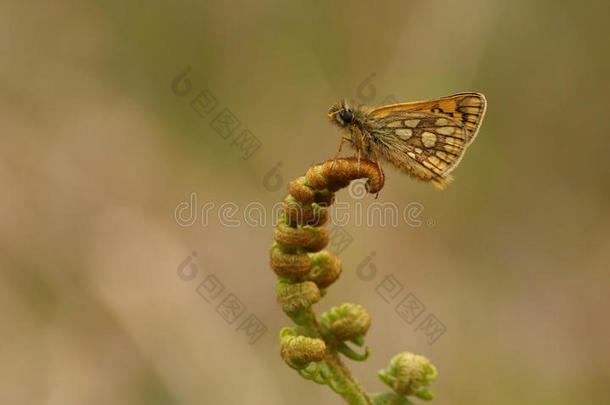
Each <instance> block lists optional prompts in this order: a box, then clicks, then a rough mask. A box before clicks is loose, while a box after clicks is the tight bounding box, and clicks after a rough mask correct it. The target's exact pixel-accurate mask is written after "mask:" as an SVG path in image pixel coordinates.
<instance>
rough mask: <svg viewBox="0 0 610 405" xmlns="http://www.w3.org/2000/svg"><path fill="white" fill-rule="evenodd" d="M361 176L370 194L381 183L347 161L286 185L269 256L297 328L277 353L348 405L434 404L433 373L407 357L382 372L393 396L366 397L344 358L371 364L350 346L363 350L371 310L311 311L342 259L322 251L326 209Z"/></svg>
mask: <svg viewBox="0 0 610 405" xmlns="http://www.w3.org/2000/svg"><path fill="white" fill-rule="evenodd" d="M360 178H366V179H367V182H366V188H367V191H368V192H369V193H372V194H377V193H379V191H380V190H381V189H382V187H383V185H384V174H383V172H382V171H381V170H380V169H379V166H378V165H377V164H376V163H374V162H371V161H369V160H358V159H356V158H342V159H336V160H330V161H326V162H324V163H321V164H318V165H315V166H313V167H311V168H310V169H309V170H308V171H307V173H306V175H305V176H302V177H299V178H297V179H296V180H294V181H292V182H291V183H290V184H289V186H288V190H289V192H290V194H289V195H288V196H286V198H285V199H284V201H283V205H282V210H283V213H282V215H281V217H280V220H279V222H278V224H277V225H276V227H275V229H274V231H273V239H274V241H275V242H274V243H273V245H272V246H271V250H270V256H271V268H272V269H273V271H274V272H275V274H276V275H277V277H278V281H277V284H276V294H277V300H278V303H279V304H280V305H281V307H282V310H283V311H284V313H285V314H286V315H287V316H288V317H290V319H292V320H293V322H294V323H295V324H296V325H297V327H294V328H284V329H282V331H281V332H280V353H281V356H282V359H283V360H284V361H285V362H286V363H287V364H288V365H289V366H290V367H292V368H294V369H296V370H297V371H298V373H299V374H300V375H301V376H302V377H303V378H306V379H308V380H312V381H314V382H316V383H318V384H324V385H328V386H329V387H330V388H331V389H332V390H333V391H335V392H336V393H338V394H339V395H341V396H342V397H343V398H344V399H345V400H346V401H347V402H348V403H350V404H354V405H372V404H378V405H382V404H408V403H409V402H408V399H407V398H406V396H407V395H416V396H418V397H420V398H422V399H431V397H432V392H431V391H430V390H429V389H427V388H426V387H427V385H428V384H429V382H430V381H432V380H433V379H434V377H435V376H436V369H434V367H433V366H432V365H430V364H429V362H428V363H426V362H427V359H425V357H422V356H416V355H412V354H410V353H403V354H400V355H398V356H396V357H394V359H392V362H391V363H390V366H389V368H388V369H387V370H382V371H380V372H379V377H380V378H381V380H382V381H384V382H385V383H386V384H388V385H389V386H390V387H391V388H392V390H393V391H394V392H391V393H380V394H369V393H367V392H366V391H365V390H364V389H363V388H362V387H361V386H360V384H359V383H358V382H357V381H356V379H355V378H354V377H353V376H352V375H351V372H350V371H349V369H348V368H347V367H346V366H345V364H344V363H343V360H342V359H341V357H340V354H341V355H343V356H345V357H347V358H349V359H352V360H356V361H364V360H366V359H367V358H368V355H369V349H368V347H367V348H365V352H364V353H363V354H359V353H357V352H356V351H354V350H353V349H352V348H351V347H350V346H349V345H348V344H347V342H349V343H350V344H354V345H356V346H363V345H364V338H365V335H366V333H367V331H368V329H369V326H370V324H371V317H370V315H369V313H368V311H367V310H366V309H365V308H364V307H363V306H361V305H358V304H343V305H340V306H338V307H335V308H332V309H331V310H330V311H328V312H326V313H324V314H322V316H321V317H319V318H318V316H317V315H316V314H315V312H314V311H313V309H312V307H313V305H314V304H316V303H317V302H318V301H320V299H321V297H323V295H324V292H325V291H326V289H327V288H328V287H330V286H331V285H332V284H333V283H334V282H335V281H337V279H338V278H339V276H340V274H341V272H342V267H341V261H340V260H339V258H338V257H337V256H336V255H334V254H333V253H331V252H328V251H326V250H324V248H325V247H326V245H327V244H328V241H329V240H328V231H327V230H326V229H325V228H323V225H324V224H325V223H326V222H327V221H328V219H329V213H328V207H330V205H331V204H332V203H333V202H334V199H335V193H336V192H337V191H339V190H340V189H342V188H344V187H347V186H348V185H349V184H350V182H351V181H352V180H356V179H360ZM410 356H412V357H410Z"/></svg>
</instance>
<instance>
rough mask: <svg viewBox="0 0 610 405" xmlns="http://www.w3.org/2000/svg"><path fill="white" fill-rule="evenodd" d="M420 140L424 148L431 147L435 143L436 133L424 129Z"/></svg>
mask: <svg viewBox="0 0 610 405" xmlns="http://www.w3.org/2000/svg"><path fill="white" fill-rule="evenodd" d="M421 141H422V143H423V144H424V146H425V147H426V148H431V147H433V146H434V144H435V143H436V135H434V134H433V133H432V132H427V131H426V132H424V133H423V134H422V135H421Z"/></svg>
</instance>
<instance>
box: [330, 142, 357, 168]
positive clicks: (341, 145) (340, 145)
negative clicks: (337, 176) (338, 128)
mask: <svg viewBox="0 0 610 405" xmlns="http://www.w3.org/2000/svg"><path fill="white" fill-rule="evenodd" d="M345 142H350V143H351V142H352V140H351V139H350V138H349V137H348V136H344V137H343V138H341V142H340V143H339V150H338V151H337V153H335V157H334V158H333V163H332V164H331V165H330V169H331V170H332V168H333V167H334V166H335V160H337V158H338V157H339V153H341V149H342V148H343V144H344V143H345Z"/></svg>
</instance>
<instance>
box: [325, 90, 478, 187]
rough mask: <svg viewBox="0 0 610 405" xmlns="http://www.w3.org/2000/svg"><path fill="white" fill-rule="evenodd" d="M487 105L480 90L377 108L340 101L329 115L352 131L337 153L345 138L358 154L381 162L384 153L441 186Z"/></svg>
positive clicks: (399, 165) (418, 176) (404, 168)
mask: <svg viewBox="0 0 610 405" xmlns="http://www.w3.org/2000/svg"><path fill="white" fill-rule="evenodd" d="M486 106H487V101H486V100H485V96H484V95H483V94H480V93H458V94H454V95H452V96H447V97H441V98H435V99H432V100H427V101H415V102H410V103H401V104H392V105H386V106H382V107H378V108H374V109H370V108H368V107H365V106H353V105H350V104H349V103H348V102H347V101H341V102H339V103H337V104H335V105H333V106H332V107H331V108H330V110H329V111H328V118H329V119H330V120H331V121H332V122H333V123H334V124H336V125H337V126H339V128H341V129H342V130H345V131H347V132H348V134H349V135H347V136H343V137H342V138H341V143H340V144H339V151H338V152H337V155H336V156H338V155H339V153H340V152H341V148H342V146H343V143H345V142H347V143H349V144H350V145H351V146H352V148H353V149H354V150H355V151H356V152H357V156H358V159H360V158H366V159H371V160H373V159H374V160H375V161H376V162H377V165H378V166H379V160H380V158H383V159H384V160H386V161H388V162H390V163H391V164H393V165H394V166H395V167H397V168H398V169H400V170H401V171H403V172H405V173H407V174H409V175H410V176H411V177H414V178H416V179H419V180H422V181H424V182H428V183H432V184H433V185H435V186H436V187H438V188H440V189H442V188H443V187H444V186H445V185H446V184H447V183H449V182H450V181H451V180H452V179H453V178H452V177H451V175H450V174H449V173H451V171H452V170H453V169H455V168H456V166H457V165H458V163H459V162H460V160H461V159H462V156H464V152H466V149H467V148H468V146H470V144H471V143H472V141H473V140H474V138H475V137H476V136H477V132H478V131H479V127H480V126H481V122H482V121H483V116H484V115H485V108H486ZM336 156H335V158H336ZM379 168H380V169H381V167H380V166H379Z"/></svg>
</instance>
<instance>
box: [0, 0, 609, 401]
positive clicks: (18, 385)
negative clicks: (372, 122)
mask: <svg viewBox="0 0 610 405" xmlns="http://www.w3.org/2000/svg"><path fill="white" fill-rule="evenodd" d="M305 3H306V4H297V3H294V4H287V3H286V2H280V1H259V2H255V3H252V2H228V3H226V4H223V3H220V2H216V3H212V2H206V3H204V2H156V3H139V2H138V3H135V2H132V3H130V2H121V1H107V2H78V1H63V0H60V1H57V2H52V3H48V2H19V1H14V0H9V1H8V2H7V1H5V2H3V3H2V5H0V15H1V16H2V17H0V22H1V23H0V49H1V58H0V74H1V79H0V89H1V91H0V131H1V137H0V139H1V140H0V184H1V185H2V190H3V198H2V199H0V204H1V205H0V224H1V226H0V238H1V245H0V246H1V247H0V266H1V273H0V314H1V317H2V323H1V326H0V330H1V332H0V336H1V342H0V403H2V404H81V403H88V404H107V403H112V404H237V403H248V404H285V403H290V404H294V405H297V404H313V403H325V404H334V403H341V399H340V398H339V397H338V396H336V395H335V394H334V393H333V392H331V390H330V389H329V388H328V387H324V386H318V385H315V384H313V383H311V382H309V381H305V380H303V379H302V378H300V377H299V376H298V375H297V374H296V373H295V372H294V371H293V370H291V369H289V368H288V367H287V366H286V365H285V364H284V363H283V362H282V361H281V359H280V356H279V347H278V341H277V334H278V332H279V330H280V329H281V328H282V327H283V326H289V325H291V322H290V321H289V320H288V318H286V317H285V316H284V315H283V313H282V312H281V310H280V308H279V306H278V305H277V304H276V302H275V292H274V284H275V277H274V275H273V273H272V271H271V270H270V269H269V267H268V248H269V246H270V244H271V231H272V226H271V224H270V223H269V219H270V218H268V221H267V224H266V225H265V226H255V227H253V226H248V225H247V224H246V223H245V221H244V215H243V207H245V206H246V205H247V204H248V203H250V202H254V201H257V202H260V204H262V206H264V207H266V208H267V209H270V207H271V206H272V205H273V204H274V203H276V202H278V201H280V200H281V199H282V198H283V197H284V195H285V193H286V189H285V186H284V185H285V184H286V183H287V182H288V181H290V180H292V179H293V178H296V177H298V176H301V175H303V174H304V173H305V171H306V169H307V167H308V166H309V165H310V164H311V163H312V162H317V161H322V160H325V159H327V158H330V157H332V156H333V155H334V153H335V151H336V148H337V146H338V142H339V134H338V133H337V131H336V129H335V128H334V127H331V125H330V124H329V123H328V122H327V119H326V116H325V114H326V111H327V108H328V107H329V106H330V105H331V104H333V103H335V102H336V101H337V100H338V99H339V98H341V97H347V98H350V99H352V100H354V101H356V102H363V103H364V102H366V103H369V104H380V103H381V102H383V101H384V99H385V98H386V97H390V96H391V97H394V98H395V99H397V100H399V101H413V100H421V99H426V98H432V97H439V96H443V95H449V94H453V93H456V92H460V91H468V90H474V91H479V92H482V93H484V94H485V95H486V96H487V99H488V103H489V106H488V111H487V115H486V118H485V121H484V123H483V126H482V129H481V131H480V133H479V136H478V138H477V140H476V141H475V142H474V144H473V145H472V147H471V148H470V149H469V150H468V152H467V154H466V158H465V159H464V160H463V161H462V163H461V165H460V167H459V168H458V169H457V170H455V172H454V175H455V177H456V181H455V182H454V183H453V184H451V185H450V186H449V187H448V188H447V189H446V190H445V191H442V192H439V191H437V190H435V189H434V188H433V187H432V186H430V185H426V184H422V183H417V182H414V181H412V180H410V179H409V178H408V177H406V176H403V175H400V174H399V173H397V172H396V171H394V170H391V169H390V168H387V170H386V173H387V177H388V178H387V183H386V188H385V189H384V190H383V192H382V193H381V195H380V197H379V198H380V200H379V201H382V202H393V203H395V204H397V205H398V206H399V207H401V208H402V207H405V206H406V205H407V204H409V203H411V202H417V203H419V204H421V205H422V206H423V207H424V210H423V212H422V213H421V219H424V220H425V221H424V223H423V225H422V226H419V227H417V226H410V225H409V224H406V223H404V222H401V223H400V225H399V226H397V227H391V226H385V227H382V226H374V227H371V228H367V227H362V226H357V225H356V224H354V223H353V221H352V222H350V223H349V224H348V225H347V226H346V227H345V228H344V229H343V231H344V232H345V234H346V235H348V236H349V239H350V240H351V242H350V243H349V244H348V245H347V246H344V247H343V250H342V251H341V253H340V258H341V260H342V261H343V268H344V272H343V274H342V276H341V278H340V279H339V281H338V282H337V284H335V285H334V286H333V287H331V289H330V290H329V294H328V295H327V297H326V298H324V299H323V300H322V301H321V302H320V303H319V304H317V310H319V311H320V312H321V311H324V310H327V309H328V308H330V307H331V306H333V305H338V304H340V303H342V302H346V301H354V302H358V303H360V304H363V305H364V306H365V307H366V308H367V309H368V310H369V311H370V313H371V314H372V317H373V325H372V327H371V329H370V331H369V334H368V340H367V343H368V345H369V346H370V347H371V349H372V355H371V357H370V359H369V360H368V361H366V362H364V363H358V364H354V363H350V366H352V369H353V371H354V374H355V375H356V376H357V378H358V379H359V380H360V381H361V382H362V383H363V384H364V385H365V387H367V389H369V390H371V391H380V390H383V389H384V386H383V384H382V383H381V382H380V381H378V379H377V377H376V371H377V370H378V369H380V368H383V367H385V366H386V365H387V363H388V361H389V359H390V358H391V357H392V356H393V355H394V354H396V353H398V352H401V351H406V350H408V351H412V352H416V353H421V354H423V355H425V356H428V357H429V358H430V359H431V360H432V362H433V363H434V364H435V365H436V366H437V368H438V369H439V373H440V374H439V377H438V379H437V380H436V381H435V382H434V383H433V386H432V388H433V389H434V391H435V393H436V396H437V398H436V399H435V400H434V402H433V403H435V404H469V405H474V404H516V403H518V404H554V405H560V404H573V403H583V404H602V403H607V402H606V401H607V400H608V399H607V398H608V394H609V393H610V392H609V386H610V383H609V377H610V348H609V346H608V342H609V341H610V326H609V324H608V309H609V307H610V298H609V296H610V294H609V293H610V276H609V272H608V268H609V262H610V232H608V228H609V227H610V214H609V212H608V206H609V202H610V181H609V180H608V174H609V170H608V163H607V155H608V151H609V147H610V140H609V137H608V135H609V132H608V131H609V129H610V125H609V124H608V120H607V115H608V96H607V95H608V94H609V92H610V81H609V80H608V78H607V72H608V63H609V62H610V56H609V55H610V49H609V46H608V36H609V35H610V30H609V29H608V28H606V27H607V16H608V15H609V13H610V7H609V6H608V3H607V2H601V1H599V2H595V1H592V2H568V1H539V2H530V1H522V0H518V1H514V2H510V3H509V2H503V1H468V0H467V1H461V2H449V1H446V2H415V1H397V2H389V3H377V4H375V5H366V6H365V5H359V4H356V3H354V2H347V1H337V2H321V1H314V2H305ZM187 67H190V71H188V77H187V79H188V80H189V83H190V86H191V87H190V88H188V86H187V85H186V84H185V83H184V82H181V85H182V86H187V87H179V89H178V91H176V89H172V82H173V81H174V79H175V78H176V77H177V76H178V75H180V74H181V73H183V72H184V71H185V69H186V68H187ZM204 90H207V91H208V93H204V94H205V95H206V97H207V98H206V100H208V101H209V100H211V99H212V98H210V97H213V99H215V100H216V103H217V105H216V107H215V110H214V111H213V112H212V113H210V114H209V115H207V116H200V115H199V114H198V113H197V112H195V111H194V110H193V108H192V107H191V101H192V100H193V99H194V98H195V97H196V96H197V95H198V94H200V93H201V92H202V91H204ZM181 91H182V92H184V93H187V94H185V95H179V94H182V93H180V92H181ZM176 93H178V94H176ZM208 106H209V104H208ZM224 108H228V109H229V110H230V111H231V113H232V114H233V115H234V117H236V119H238V120H239V123H240V126H239V128H237V129H236V130H235V133H233V134H231V135H230V136H228V137H227V139H223V137H222V136H220V135H219V133H218V132H216V131H215V130H214V129H213V125H212V122H213V120H214V117H215V116H216V115H217V114H218V113H220V111H222V110H223V109H224ZM245 129H248V130H249V131H251V134H252V135H253V136H255V137H256V139H258V141H260V146H259V147H258V148H257V149H254V150H253V149H248V150H247V151H244V149H243V147H244V144H240V143H239V142H235V139H237V137H238V136H241V135H240V134H241V133H242V131H243V130H245ZM242 140H243V139H242ZM247 154H250V156H249V157H248V158H247V159H244V155H247ZM279 163H281V164H279ZM278 164H279V165H278ZM273 169H275V171H273ZM192 193H195V195H196V197H197V199H198V200H197V203H196V205H197V207H196V208H197V209H196V211H195V212H199V215H201V212H200V211H201V208H202V207H203V206H204V204H206V203H212V202H213V203H214V204H215V207H216V208H218V207H219V206H220V205H221V204H223V203H225V202H234V203H235V204H237V205H238V206H239V207H240V211H239V212H238V213H237V214H235V218H237V219H238V220H240V225H239V226H237V227H228V226H225V225H223V224H222V223H221V222H220V220H219V218H218V216H217V215H216V213H217V210H212V211H210V217H209V221H208V223H207V225H206V226H204V225H203V224H202V222H201V219H202V218H201V217H200V216H199V217H197V218H196V221H195V222H194V223H193V224H192V225H190V226H189V225H188V223H184V222H183V223H181V224H179V223H178V222H177V221H176V219H175V210H176V208H177V207H179V204H180V203H181V202H185V201H189V198H190V195H191V194H192ZM338 198H339V200H341V201H345V202H347V201H350V199H349V195H348V193H347V191H344V192H342V193H341V194H339V196H338ZM371 201H374V200H373V198H372V197H371V196H369V197H367V198H365V199H363V200H361V201H360V202H361V203H362V204H365V205H366V204H370V202H371ZM186 222H188V218H186ZM344 236H345V235H344ZM192 252H196V256H192ZM372 252H374V256H371V254H372ZM189 256H190V258H189ZM367 258H369V259H370V258H372V261H369V262H365V261H366V260H367ZM188 260H191V261H190V262H189V261H188ZM180 264H183V270H184V269H185V267H184V266H187V267H186V269H187V270H184V271H186V272H187V273H188V272H191V273H189V274H194V275H195V276H196V277H195V278H194V279H193V280H190V281H189V280H183V279H182V278H181V277H179V274H178V267H179V266H180ZM190 264H192V265H193V266H195V267H189V266H188V265H190ZM365 264H366V266H369V265H370V264H372V265H373V266H374V268H375V269H377V273H376V275H375V277H374V278H373V279H372V280H370V281H365V280H363V279H362V278H361V277H358V275H357V273H356V270H357V268H358V266H364V265H365ZM189 269H190V270H189ZM193 269H195V270H196V274H195V273H192V272H193V271H194V270H193ZM369 269H371V268H369ZM181 274H183V275H184V274H186V273H181ZM211 275H214V276H215V277H216V279H215V280H216V281H217V282H219V283H221V284H222V285H223V286H224V287H225V288H224V290H223V291H222V292H221V293H220V294H219V295H218V296H217V297H216V298H215V299H212V300H211V302H209V303H208V302H207V301H206V300H205V299H204V298H202V297H201V296H200V295H199V294H198V292H197V288H198V286H199V285H200V284H201V283H202V282H204V281H205V280H208V281H210V280H211V279H208V278H209V277H210V276H211ZM388 275H393V276H394V277H395V280H398V281H399V282H400V283H401V284H402V286H403V290H402V291H401V292H400V294H399V295H398V296H397V297H396V298H395V299H394V300H393V301H392V302H391V303H386V302H385V301H384V300H383V299H382V297H381V296H380V295H379V293H378V291H379V287H378V286H379V284H380V283H382V281H383V280H384V279H385V277H386V276H388ZM206 277H207V278H206ZM206 286H208V287H209V286H210V284H206ZM409 292H410V293H412V294H413V295H414V296H416V297H417V298H418V299H419V300H420V301H421V303H423V305H425V307H426V310H425V313H424V314H422V315H421V318H419V319H417V320H416V321H415V322H412V323H410V324H409V323H407V322H405V321H404V320H402V319H401V318H400V317H399V316H398V315H397V313H396V312H395V311H394V308H395V305H396V304H397V303H398V302H399V301H400V300H401V299H402V298H403V297H404V296H406V294H407V293H409ZM230 294H233V295H232V296H231V297H237V299H238V300H239V303H241V305H242V307H240V308H241V309H243V313H242V314H241V315H240V317H239V318H238V319H236V320H234V321H233V323H228V322H227V321H226V320H225V319H224V318H223V312H222V310H218V311H217V308H218V306H219V305H220V303H221V302H222V300H223V299H225V298H226V297H229V296H230ZM429 314H432V315H434V316H435V317H436V319H438V320H439V321H440V322H442V324H443V325H444V327H445V332H444V333H443V334H442V336H440V337H439V338H438V339H437V340H435V341H434V342H433V343H432V344H430V343H429V339H428V337H427V335H426V334H425V333H423V332H422V331H421V330H416V329H417V325H418V324H419V322H420V321H421V320H422V319H424V317H426V316H427V315H429ZM225 315H226V314H225ZM250 315H254V316H256V319H258V320H259V321H260V324H261V325H264V327H265V328H267V330H266V332H265V333H263V334H262V335H260V334H259V336H258V337H257V338H258V340H256V341H255V342H254V343H253V344H250V343H251V340H252V338H251V337H249V336H248V334H247V333H246V332H247V331H246V330H244V328H242V329H240V325H241V324H242V322H243V321H244V320H246V319H247V317H248V316H250Z"/></svg>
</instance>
